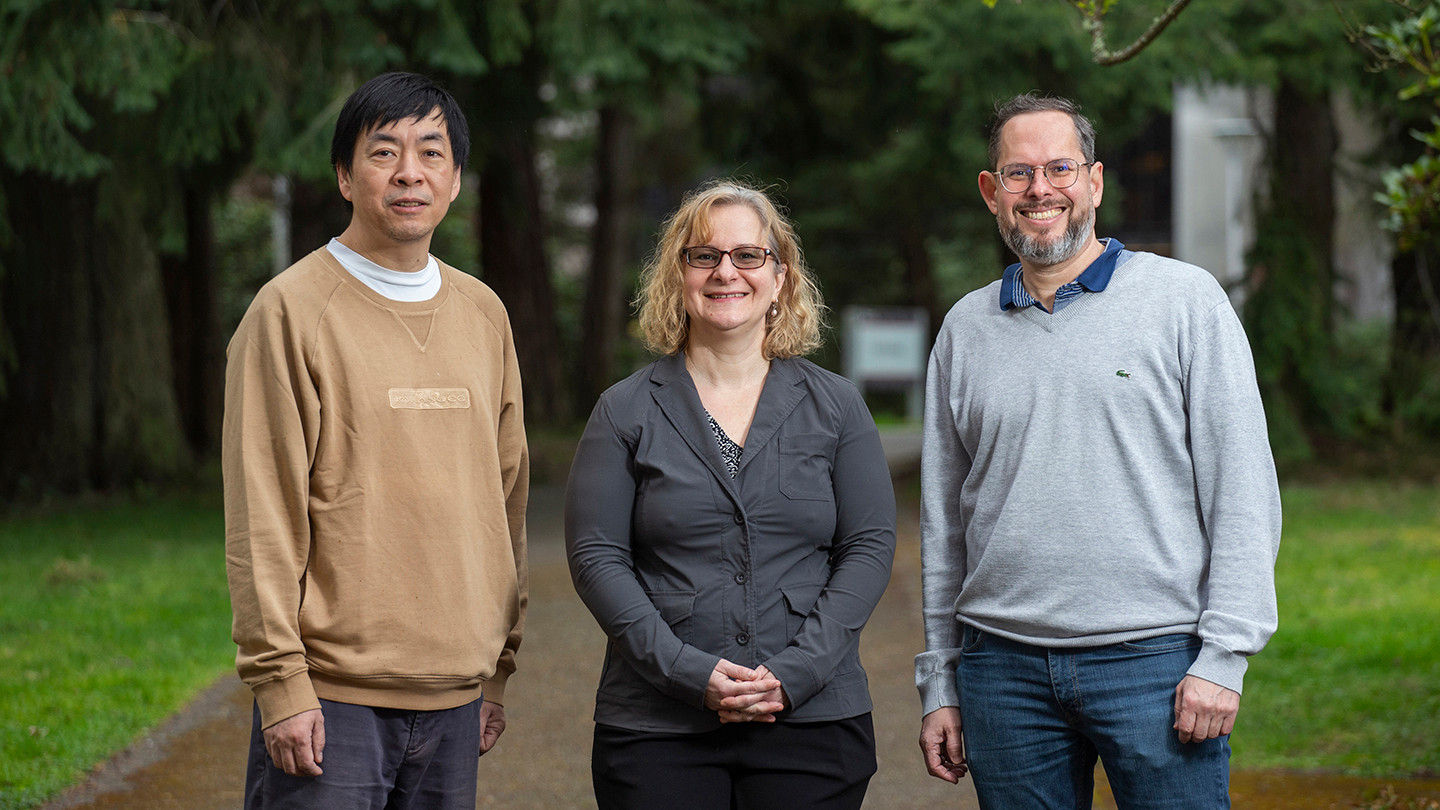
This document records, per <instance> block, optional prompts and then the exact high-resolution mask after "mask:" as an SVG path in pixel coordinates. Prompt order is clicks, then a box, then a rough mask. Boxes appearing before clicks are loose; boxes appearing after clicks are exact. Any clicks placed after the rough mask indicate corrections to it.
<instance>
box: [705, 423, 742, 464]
mask: <svg viewBox="0 0 1440 810" xmlns="http://www.w3.org/2000/svg"><path fill="white" fill-rule="evenodd" d="M705 421H707V422H709V423H710V432H711V433H714V434H715V443H716V444H718V445H720V457H721V458H723V459H725V469H726V470H727V471H729V473H730V477H731V478H734V477H735V474H736V473H738V472H740V454H741V453H743V452H745V448H743V447H741V446H740V445H738V444H736V443H735V440H734V439H731V438H730V437H729V436H727V435H726V434H725V429H724V428H722V427H720V423H719V422H716V421H715V417H713V416H711V415H710V411H709V410H706V411H705Z"/></svg>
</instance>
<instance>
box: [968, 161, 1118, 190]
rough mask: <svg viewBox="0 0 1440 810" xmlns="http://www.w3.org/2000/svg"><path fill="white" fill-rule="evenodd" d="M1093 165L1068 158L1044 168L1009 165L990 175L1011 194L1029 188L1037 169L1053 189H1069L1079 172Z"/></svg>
mask: <svg viewBox="0 0 1440 810" xmlns="http://www.w3.org/2000/svg"><path fill="white" fill-rule="evenodd" d="M1093 165H1095V164H1093V163H1081V162H1080V161H1078V160H1072V159H1070V158H1057V159H1055V160H1052V161H1050V162H1049V163H1046V164H1045V165H1044V166H1026V165H1025V164H1023V163H1010V164H1007V165H1004V166H1001V167H1000V170H999V171H997V172H991V174H993V175H995V176H996V177H998V178H1000V185H1002V186H1004V187H1005V190H1006V191H1008V192H1010V193H1011V194H1018V193H1020V192H1022V191H1025V190H1026V189H1028V188H1030V184H1031V183H1032V182H1034V181H1035V170H1036V169H1039V170H1040V171H1042V172H1044V173H1045V179H1046V180H1047V181H1049V182H1050V185H1051V186H1052V187H1054V188H1069V187H1071V186H1073V185H1075V179H1076V178H1077V177H1079V176H1080V170H1081V169H1082V168H1084V167H1086V166H1093Z"/></svg>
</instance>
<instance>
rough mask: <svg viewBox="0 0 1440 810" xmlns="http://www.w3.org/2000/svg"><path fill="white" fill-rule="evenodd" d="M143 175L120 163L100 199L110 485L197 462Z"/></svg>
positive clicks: (100, 332) (101, 376)
mask: <svg viewBox="0 0 1440 810" xmlns="http://www.w3.org/2000/svg"><path fill="white" fill-rule="evenodd" d="M141 173H142V172H141V171H140V169H139V167H124V166H117V167H116V168H115V169H114V170H112V172H111V173H110V174H109V175H107V176H106V177H105V178H104V179H103V180H102V181H101V183H100V186H99V190H98V191H99V193H98V195H97V198H96V203H95V205H96V212H97V217H96V222H97V224H98V225H99V228H100V232H99V233H98V234H97V235H96V237H97V241H98V242H99V243H100V245H101V252H100V256H99V259H100V261H99V263H98V264H97V266H96V273H95V274H94V275H93V276H92V279H93V280H94V281H95V288H94V293H93V294H94V295H95V300H96V301H97V302H98V303H99V304H100V306H99V307H97V309H96V312H97V313H98V314H99V316H100V317H99V323H98V326H97V329H96V331H95V337H96V338H97V340H98V345H97V354H98V356H99V358H100V363H99V364H98V367H97V371H98V375H97V383H98V391H99V393H100V397H99V400H100V402H99V407H98V408H97V414H98V419H99V424H98V428H99V432H98V436H97V438H98V440H99V448H98V449H99V454H100V460H101V463H100V465H99V467H98V469H97V470H96V476H95V481H94V482H95V484H96V485H98V486H101V487H106V488H109V487H123V486H128V485H130V484H132V483H134V482H136V481H143V480H153V479H160V480H163V479H167V478H171V477H173V476H175V475H176V474H178V473H179V472H180V471H182V470H183V469H185V468H186V467H187V466H188V465H189V464H190V463H191V461H192V456H191V450H190V446H189V444H188V442H186V440H185V434H184V432H183V431H182V430H181V425H180V409H179V407H178V406H177V404H176V397H175V373H174V371H173V370H172V369H171V364H170V358H171V352H170V340H171V338H170V334H171V333H170V328H169V319H168V318H166V317H165V292H164V284H163V282H162V280H161V271H160V258H159V255H158V254H157V252H156V250H155V238H154V235H153V234H151V233H150V232H149V231H148V230H147V229H146V228H147V225H149V224H151V223H154V222H156V221H158V215H157V214H156V212H154V211H147V208H146V206H145V205H144V202H145V201H146V199H145V195H144V193H142V192H140V191H138V189H140V188H142V186H141V185H140V178H139V175H140V174H141ZM212 320H213V319H212ZM186 339H189V340H199V339H202V336H199V335H191V336H187V337H186Z"/></svg>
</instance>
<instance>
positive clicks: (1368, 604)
mask: <svg viewBox="0 0 1440 810" xmlns="http://www.w3.org/2000/svg"><path fill="white" fill-rule="evenodd" d="M1283 498H1284V508H1285V533H1284V540H1283V542H1282V543H1281V547H1280V559H1279V562H1278V564H1277V566H1276V584H1277V587H1278V590H1279V597H1280V630H1279V632H1278V633H1276V635H1275V637H1274V639H1273V640H1272V641H1271V642H1270V645H1269V646H1268V647H1266V648H1265V651H1264V652H1263V653H1262V654H1260V655H1258V656H1256V657H1255V658H1254V659H1253V660H1252V661H1251V662H1250V671H1249V674H1248V675H1247V676H1246V679H1245V695H1244V698H1243V699H1242V700H1241V703H1240V718H1239V722H1238V724H1237V727H1236V734H1235V737H1234V747H1235V759H1234V764H1235V766H1236V767H1240V768H1294V769H1301V770H1326V771H1334V772H1340V773H1350V774H1357V775H1368V776H1384V777H1398V776H1414V775H1426V776H1431V777H1434V776H1436V775H1440V730H1437V725H1440V487H1436V486H1419V485H1414V484H1403V483H1393V482H1377V483H1360V484H1355V483H1352V484H1328V485H1324V486H1303V487H1301V486H1297V487H1287V488H1286V489H1285V491H1284V493H1283Z"/></svg>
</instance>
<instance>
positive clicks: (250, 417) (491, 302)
mask: <svg viewBox="0 0 1440 810" xmlns="http://www.w3.org/2000/svg"><path fill="white" fill-rule="evenodd" d="M468 151H469V131H468V126H467V125H466V122H465V117H464V114H463V113H462V112H461V111H460V109H459V107H458V105H457V104H456V103H455V100H454V99H453V98H452V97H451V96H450V95H449V94H448V93H446V92H445V91H444V90H442V89H441V88H439V87H437V86H436V85H434V84H433V83H431V82H430V81H429V80H428V79H425V78H423V77H420V76H416V75H413V74H405V73H389V74H385V75H383V76H380V77H378V78H375V79H373V80H371V81H370V82H368V83H367V84H365V85H364V86H362V87H361V88H360V89H359V90H357V91H356V92H355V93H354V95H352V96H351V97H350V98H349V100H348V101H347V102H346V103H345V106H344V108H343V109H342V110H341V112H340V118H339V121H338V123H337V125H336V128H335V136H334V140H333V142H332V146H331V162H332V164H333V165H334V167H335V173H336V177H337V180H338V182H339V186H340V193H341V194H342V195H343V196H344V197H345V199H346V200H347V201H348V202H349V203H350V205H351V208H352V218H351V221H350V225H349V227H348V228H346V230H345V232H344V233H342V234H340V236H339V237H337V238H335V239H332V240H331V241H330V243H329V244H328V245H326V246H325V247H323V248H321V249H319V250H316V251H315V252H314V253H311V254H310V255H309V256H306V257H305V258H303V259H301V260H300V261H298V262H296V263H295V264H294V265H293V266H292V267H290V268H289V269H288V270H286V271H285V272H283V273H281V274H280V275H279V276H277V277H276V278H275V279H273V280H272V281H271V282H270V283H268V284H266V285H265V286H264V287H263V288H262V289H261V290H260V292H259V293H258V294H257V295H256V297H255V301H254V303H252V304H251V306H250V309H249V311H248V312H247V313H246V315H245V318H244V320H243V321H242V322H241V324H240V327H239V328H238V329H237V330H236V332H235V336H234V338H233V339H232V340H231V342H230V346H229V349H228V352H227V355H228V366H227V371H226V389H225V424H224V438H223V466H224V473H225V524H226V525H225V535H226V537H225V543H226V566H227V571H228V574H229V581H230V598H231V605H232V608H233V610H234V615H235V618H234V639H235V643H236V644H237V645H238V647H239V650H238V653H237V655H236V666H237V669H238V670H239V673H240V677H241V678H242V679H243V680H244V681H245V682H246V683H247V684H249V686H250V688H251V689H252V691H253V692H254V694H255V720H254V731H253V734H252V742H251V751H250V761H249V769H248V775H247V780H246V807H247V808H267V810H269V809H270V808H290V807H295V808H300V807H304V808H352V807H381V806H409V807H423V808H447V809H448V808H461V807H463V808H466V810H472V809H473V808H474V806H475V788H476V757H477V756H478V755H479V754H483V753H484V752H486V751H488V750H489V749H490V747H491V746H493V745H494V744H495V741H496V739H497V738H498V737H499V736H500V734H501V732H502V731H503V730H504V728H505V710H504V709H503V708H502V702H503V700H504V692H505V683H506V680H507V678H508V677H509V675H510V674H511V673H512V672H513V671H514V669H515V651H516V648H517V647H518V646H519V644H520V637H521V631H522V628H523V623H524V616H525V605H526V556H525V502H526V497H527V495H528V464H529V461H528V456H527V453H526V444H525V430H524V426H523V424H522V418H521V399H520V376H519V369H518V366H517V363H516V359H515V347H514V342H513V338H512V335H511V331H510V324H509V320H508V318H507V317H506V314H505V309H504V307H503V306H502V305H501V303H500V300H499V298H497V297H496V295H495V294H494V293H493V292H492V291H491V290H490V289H489V288H488V287H486V286H485V285H484V284H482V283H481V282H479V281H478V280H476V279H475V278H473V277H471V276H468V275H466V274H464V273H461V272H459V271H457V270H455V269H454V268H451V267H449V266H448V265H445V264H443V263H440V262H438V261H437V260H436V259H435V258H434V257H432V256H430V254H429V247H430V238H431V235H432V233H433V232H434V230H435V227H436V225H438V224H439V223H440V221H441V220H442V219H443V218H444V216H445V213H446V210H447V209H448V208H449V205H450V203H451V202H452V201H453V200H454V199H455V197H456V195H457V194H458V193H459V190H460V176H461V168H462V166H463V165H464V163H465V159H466V157H467V154H468Z"/></svg>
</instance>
